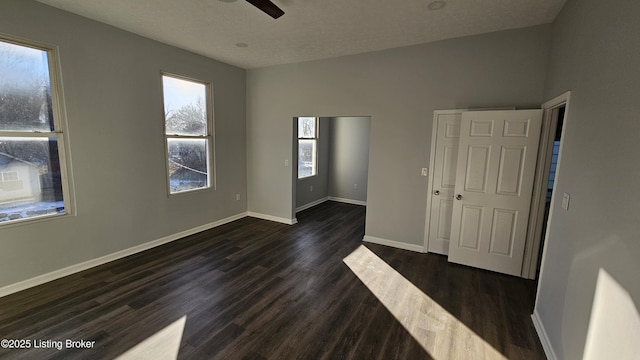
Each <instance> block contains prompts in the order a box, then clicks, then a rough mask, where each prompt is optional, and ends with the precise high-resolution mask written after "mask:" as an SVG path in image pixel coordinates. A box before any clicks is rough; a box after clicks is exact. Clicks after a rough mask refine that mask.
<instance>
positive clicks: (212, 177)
mask: <svg viewBox="0 0 640 360" xmlns="http://www.w3.org/2000/svg"><path fill="white" fill-rule="evenodd" d="M165 76H168V77H172V78H175V79H179V80H186V81H191V82H195V83H198V84H202V85H204V86H205V106H206V109H207V114H206V116H207V135H205V136H191V135H177V134H167V128H166V125H167V119H166V118H165V113H164V109H165V106H164V85H163V81H162V79H163V77H165ZM160 86H161V89H162V91H161V94H162V118H163V123H162V130H163V134H164V156H165V165H166V179H165V181H166V186H167V196H168V197H173V196H179V195H183V194H189V193H193V192H198V191H215V190H216V171H215V151H214V146H215V136H214V135H215V133H214V128H215V124H214V116H213V110H214V109H213V85H212V84H211V83H210V82H207V81H203V80H199V79H195V78H192V77H188V76H184V75H178V74H175V73H171V72H166V71H161V72H160ZM169 139H205V140H207V174H208V175H207V186H206V187H203V188H197V189H189V190H183V191H178V192H174V193H172V192H171V183H170V173H169V172H170V170H169V169H170V167H169V161H170V160H169V145H168V144H169V142H168V140H169Z"/></svg>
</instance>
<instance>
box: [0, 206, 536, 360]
mask: <svg viewBox="0 0 640 360" xmlns="http://www.w3.org/2000/svg"><path fill="white" fill-rule="evenodd" d="M365 211H366V210H365V208H364V207H362V206H357V205H350V204H343V203H336V202H325V203H323V204H321V205H318V206H316V207H314V208H311V209H308V210H305V211H303V212H301V213H298V221H299V223H298V224H297V225H294V226H289V225H283V224H278V223H273V222H269V221H265V220H259V219H254V218H244V219H240V220H237V221H235V222H233V223H230V224H226V225H223V226H220V227H217V228H215V229H211V230H208V231H205V232H202V233H199V234H196V235H193V236H189V237H187V238H184V239H181V240H178V241H175V242H172V243H170V244H167V245H163V246H160V247H157V248H154V249H151V250H148V251H145V252H143V253H139V254H135V255H132V256H129V257H127V258H124V259H120V260H117V261H114V262H111V263H108V264H105V265H102V266H99V267H96V268H93V269H90V270H87V271H84V272H81V273H77V274H74V275H71V276H68V277H65V278H63V279H59V280H56V281H53V282H50V283H47V284H44V285H41V286H38V287H35V288H32V289H28V290H25V291H22V292H20V293H16V294H13V295H10V296H6V297H4V298H0V339H27V340H31V341H32V343H31V346H30V347H31V348H30V349H2V348H0V359H5V358H6V359H14V358H21V359H22V358H24V359H113V358H117V357H119V356H122V358H135V357H138V358H154V359H157V358H158V357H157V356H158V354H159V353H160V354H164V355H165V356H166V357H168V358H172V357H173V358H175V355H172V351H174V352H177V354H178V358H180V359H431V358H436V359H445V358H446V359H448V358H461V357H464V358H471V359H482V358H492V357H493V355H491V354H490V353H487V352H482V351H478V350H477V348H474V347H473V346H471V345H470V344H471V343H470V342H469V340H468V337H469V336H472V337H473V336H477V337H478V338H479V339H481V340H482V342H486V344H487V345H488V346H489V348H491V349H493V350H492V351H494V352H495V353H496V354H499V357H503V358H507V359H544V358H545V357H544V352H543V350H542V347H541V345H540V342H539V340H538V338H537V335H536V333H535V330H534V328H533V324H532V322H531V318H530V314H531V312H532V308H533V300H534V295H535V288H534V287H535V284H534V282H533V281H529V280H524V279H518V278H515V277H510V276H506V275H500V274H496V273H492V272H488V271H483V270H478V269H473V268H469V267H464V266H460V265H455V264H449V263H448V262H447V260H446V257H443V256H439V255H433V254H419V253H413V252H409V251H404V250H399V249H394V248H389V247H385V246H379V245H374V244H368V243H363V242H362V241H361V240H362V238H363V236H364V221H365ZM362 246H364V247H362ZM361 251H364V253H361ZM365 253H366V254H367V255H366V257H362V256H361V257H359V258H357V259H356V258H354V256H355V255H357V254H361V255H362V254H365ZM351 254H354V255H352V257H350V258H348V256H349V255H351ZM345 258H348V259H355V260H353V261H352V263H350V265H349V266H347V264H346V263H345V261H346V262H349V261H350V260H348V259H347V260H345ZM377 261H382V262H384V263H385V264H386V265H382V264H383V263H379V265H375V264H376V262H377ZM356 263H359V264H361V265H362V266H360V267H358V266H356V265H353V264H356ZM363 264H364V265H363ZM350 266H351V267H353V269H354V270H352V268H350ZM381 269H386V270H384V271H383V270H381ZM354 271H356V272H359V273H360V277H363V279H364V278H365V277H367V276H368V279H369V280H367V281H369V282H371V281H374V282H376V283H381V282H380V281H379V279H378V278H377V277H378V275H375V274H378V273H379V274H380V275H379V276H384V273H385V272H387V273H393V274H394V275H393V277H390V278H389V279H392V280H389V281H387V282H386V283H387V285H386V286H387V288H383V289H386V290H382V291H383V292H384V294H383V295H380V294H378V297H376V295H374V293H373V292H372V291H373V290H375V289H373V290H371V289H370V288H369V287H367V286H372V285H371V283H368V285H365V283H363V280H360V278H359V277H358V275H356V273H355V272H354ZM363 271H364V272H366V271H369V272H371V271H374V273H368V275H366V274H365V275H363V274H364V273H363ZM372 274H373V275H372ZM403 279H406V284H405V285H401V283H402V284H404V281H405V280H403ZM414 288H415V289H414ZM402 289H412V290H411V291H414V292H416V294H417V295H407V291H406V290H402ZM395 293H398V299H397V300H396V299H394V296H393V295H394V294H395ZM403 294H404V295H403ZM416 297H418V298H421V299H426V300H424V301H428V302H429V303H430V304H432V305H431V306H432V308H431V309H434V308H437V309H439V310H438V311H441V312H442V313H443V314H445V315H442V316H448V318H447V319H449V320H447V321H449V322H453V323H456V326H458V327H459V328H463V329H467V330H469V331H468V333H469V334H471V335H468V334H467V335H464V336H463V335H460V333H456V332H452V333H451V335H450V336H449V337H448V338H443V335H442V334H443V333H442V332H440V333H439V335H435V333H434V331H436V330H437V329H436V328H438V329H440V328H441V327H438V326H439V325H438V319H440V320H441V319H444V317H442V316H441V315H436V314H435V313H433V312H432V311H431V310H428V309H427V310H425V305H418V302H417V301H416V300H415V299H416ZM383 301H384V303H383ZM389 301H391V303H392V304H394V305H389V303H388V302H389ZM397 302H401V303H400V304H398V303H397ZM413 308H416V311H422V312H423V315H424V313H425V312H428V314H427V315H429V316H431V317H432V319H433V317H434V316H436V317H435V320H434V321H435V323H434V322H430V321H429V320H428V319H427V320H424V321H422V323H421V324H418V325H416V326H413V325H412V326H407V325H406V320H411V319H412V316H413V315H408V316H405V319H400V320H398V319H396V317H394V314H395V310H393V309H400V311H401V312H403V313H405V312H408V314H411V311H414V309H413ZM419 308H421V309H419ZM389 309H391V310H393V311H394V312H392V311H390V310H389ZM447 314H448V315H447ZM395 316H398V315H397V314H395ZM407 318H408V319H407ZM414 323H415V321H414ZM403 325H404V326H403ZM407 328H408V329H409V330H407ZM173 329H177V330H176V331H174V330H173ZM416 329H418V330H421V331H415V330H416ZM434 329H436V330H434ZM163 330H164V331H163ZM465 331H466V330H465ZM465 334H466V333H465ZM66 339H71V340H82V339H83V340H90V341H95V343H94V345H93V348H92V349H66V348H64V347H66V346H63V349H62V350H57V349H55V348H38V349H35V348H34V343H35V342H36V341H44V340H53V341H64V340H66ZM171 343H175V345H174V347H175V349H173V350H171V349H167V350H166V351H165V350H164V349H158V348H157V347H158V346H169V345H167V344H171ZM53 344H55V342H54V343H53ZM64 345H66V344H64ZM147 345H148V346H147ZM145 346H146V347H147V349H145ZM152 348H153V349H152ZM152 350H154V351H155V352H151V351H152ZM145 354H146V355H145ZM462 354H464V355H462ZM469 356H470V357H469Z"/></svg>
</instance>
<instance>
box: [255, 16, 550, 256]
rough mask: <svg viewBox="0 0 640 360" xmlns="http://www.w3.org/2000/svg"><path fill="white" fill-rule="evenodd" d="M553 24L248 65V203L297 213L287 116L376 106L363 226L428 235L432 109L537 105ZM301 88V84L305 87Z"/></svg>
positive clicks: (403, 237) (419, 237)
mask: <svg viewBox="0 0 640 360" xmlns="http://www.w3.org/2000/svg"><path fill="white" fill-rule="evenodd" d="M550 30H551V27H550V25H545V26H538V27H532V28H524V29H518V30H511V31H503V32H497V33H491V34H485V35H479V36H472V37H465V38H459V39H453V40H446V41H441V42H436V43H430V44H425V45H419V46H412V47H405V48H399V49H392V50H386V51H380V52H374V53H367V54H362V55H354V56H347V57H341V58H336V59H329V60H323V61H314V62H305V63H298V64H291V65H282V66H273V67H267V68H261V69H254V70H248V71H247V142H248V148H247V152H248V154H247V155H248V167H247V168H248V199H249V203H248V206H249V210H250V211H252V212H256V213H262V214H268V215H271V216H276V217H280V218H285V219H290V218H293V210H292V209H293V207H294V206H292V204H293V201H292V188H293V186H294V182H293V181H294V179H293V178H292V176H291V173H292V171H291V168H289V167H286V166H285V165H284V164H285V160H287V159H288V160H291V153H292V150H291V139H292V136H293V134H292V126H291V119H292V118H293V117H294V116H297V115H299V114H336V115H338V114H340V115H345V116H357V115H370V116H371V129H370V152H369V153H370V155H369V156H370V157H369V170H368V171H369V174H368V180H369V181H368V191H367V206H368V207H367V221H366V234H367V235H369V236H374V237H378V238H383V239H389V240H393V241H397V242H403V243H407V244H414V245H422V243H423V239H424V229H425V226H424V221H425V213H426V189H427V178H426V177H422V176H420V169H421V168H423V167H427V166H428V159H429V143H430V139H431V123H432V119H433V111H434V110H436V109H450V108H464V107H492V106H515V105H517V106H535V107H539V106H540V104H541V103H542V100H543V86H544V77H545V72H546V65H547V59H548V48H549V35H550ZM301 89H304V91H302V90H301Z"/></svg>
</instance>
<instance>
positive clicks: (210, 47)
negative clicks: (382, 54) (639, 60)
mask: <svg viewBox="0 0 640 360" xmlns="http://www.w3.org/2000/svg"><path fill="white" fill-rule="evenodd" d="M38 1H39V2H41V3H44V4H48V5H51V6H54V7H57V8H60V9H63V10H67V11H70V12H73V13H76V14H79V15H82V16H85V17H88V18H91V19H95V20H97V21H100V22H103V23H106V24H110V25H113V26H115V27H118V28H121V29H125V30H128V31H130V32H133V33H136V34H139V35H142V36H145V37H148V38H151V39H155V40H158V41H161V42H163V43H167V44H170V45H173V46H176V47H179V48H182V49H186V50H189V51H192V52H195V53H198V54H201V55H204V56H207V57H210V58H213V59H216V60H220V61H222V62H225V63H228V64H232V65H236V66H238V67H242V68H245V69H251V68H257V67H263V66H269V65H277V64H286V63H293V62H300V61H307V60H317V59H325V58H332V57H337V56H343V55H350V54H358V53H363V52H368V51H376V50H383V49H389V48H395V47H402V46H408V45H416V44H421V43H426V42H431V41H437V40H443V39H448V38H455V37H460V36H466V35H475V34H481V33H486V32H492V31H499V30H505V29H512V28H519V27H526V26H533V25H539V24H546V23H550V22H552V21H553V20H554V19H555V17H556V15H557V14H558V12H559V11H560V9H561V8H562V6H563V5H564V2H565V0H448V1H447V5H446V6H445V7H444V8H443V9H441V10H437V11H431V10H429V9H428V5H429V3H430V2H431V1H432V0H400V1H393V0H273V2H274V3H276V5H278V6H279V7H280V8H282V9H283V10H284V11H285V15H284V16H282V17H281V18H279V19H277V20H274V19H272V18H271V17H269V16H268V15H266V14H264V13H262V12H261V11H260V10H258V9H256V8H255V7H253V6H252V5H251V4H249V3H247V2H246V1H244V0H238V1H236V2H231V3H227V2H221V1H219V0H38ZM237 43H246V44H248V47H238V46H236V44H237Z"/></svg>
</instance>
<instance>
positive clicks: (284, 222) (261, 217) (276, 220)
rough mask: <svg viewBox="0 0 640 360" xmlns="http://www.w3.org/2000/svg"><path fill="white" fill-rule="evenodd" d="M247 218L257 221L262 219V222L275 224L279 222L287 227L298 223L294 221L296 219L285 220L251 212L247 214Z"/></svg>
mask: <svg viewBox="0 0 640 360" xmlns="http://www.w3.org/2000/svg"><path fill="white" fill-rule="evenodd" d="M247 216H250V217H254V218H258V219H262V220H269V221H275V222H279V223H283V224H287V225H294V224H297V223H298V219H296V218H293V219H287V218H281V217H277V216H273V215H267V214H260V213H255V212H251V211H249V212H247Z"/></svg>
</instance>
